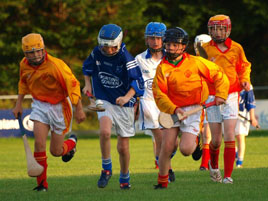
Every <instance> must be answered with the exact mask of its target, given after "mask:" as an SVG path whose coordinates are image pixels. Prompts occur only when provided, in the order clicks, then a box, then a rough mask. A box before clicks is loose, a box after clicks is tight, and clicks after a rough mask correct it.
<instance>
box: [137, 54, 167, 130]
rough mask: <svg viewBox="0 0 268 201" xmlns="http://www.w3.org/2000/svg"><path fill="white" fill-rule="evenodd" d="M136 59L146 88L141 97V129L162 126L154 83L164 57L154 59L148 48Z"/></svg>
mask: <svg viewBox="0 0 268 201" xmlns="http://www.w3.org/2000/svg"><path fill="white" fill-rule="evenodd" d="M135 59H136V60H137V63H138V65H139V66H140V68H141V73H142V77H143V79H144V88H145V89H144V95H143V96H141V97H140V107H139V108H140V115H139V128H140V129H141V130H146V129H156V128H160V125H159V122H158V116H159V113H160V111H159V109H158V108H157V106H156V104H155V101H154V96H153V91H152V83H153V79H154V76H155V73H156V68H157V66H158V64H159V63H160V62H161V60H162V59H159V61H155V60H153V59H152V55H151V54H150V51H149V50H148V49H147V50H146V51H144V52H142V53H141V54H139V55H137V56H136V58H135Z"/></svg>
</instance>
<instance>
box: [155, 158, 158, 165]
mask: <svg viewBox="0 0 268 201" xmlns="http://www.w3.org/2000/svg"><path fill="white" fill-rule="evenodd" d="M158 159H159V157H158V156H156V157H155V160H156V162H157V165H159V162H158Z"/></svg>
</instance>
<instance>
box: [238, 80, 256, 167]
mask: <svg viewBox="0 0 268 201" xmlns="http://www.w3.org/2000/svg"><path fill="white" fill-rule="evenodd" d="M255 108H256V103H255V96H254V92H253V86H252V85H250V90H249V91H246V90H242V91H241V92H240V96H239V118H238V120H237V123H236V127H235V137H236V141H237V152H236V156H237V157H236V167H238V168H241V167H242V165H243V160H244V156H245V150H246V139H245V137H246V136H248V133H249V128H250V124H251V125H252V126H254V127H256V126H257V125H258V120H257V119H256V117H255ZM245 118H246V119H248V120H249V121H248V120H246V119H245Z"/></svg>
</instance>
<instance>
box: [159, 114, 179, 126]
mask: <svg viewBox="0 0 268 201" xmlns="http://www.w3.org/2000/svg"><path fill="white" fill-rule="evenodd" d="M175 116H176V115H175ZM158 121H159V123H160V125H161V126H162V127H164V128H171V127H172V126H173V125H174V122H175V121H174V119H173V118H172V115H170V114H167V113H164V112H160V114H159V117H158Z"/></svg>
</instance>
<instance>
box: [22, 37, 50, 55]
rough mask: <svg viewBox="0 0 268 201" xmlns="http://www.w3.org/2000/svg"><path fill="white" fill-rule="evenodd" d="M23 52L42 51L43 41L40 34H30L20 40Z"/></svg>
mask: <svg viewBox="0 0 268 201" xmlns="http://www.w3.org/2000/svg"><path fill="white" fill-rule="evenodd" d="M21 41H22V50H23V52H30V51H33V50H40V49H44V47H45V45H44V40H43V38H42V36H41V35H40V34H37V33H30V34H27V35H26V36H24V37H23V38H22V40H21Z"/></svg>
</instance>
